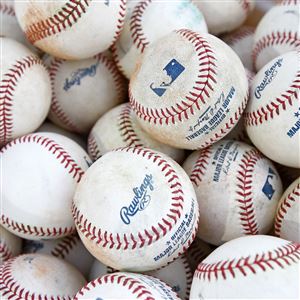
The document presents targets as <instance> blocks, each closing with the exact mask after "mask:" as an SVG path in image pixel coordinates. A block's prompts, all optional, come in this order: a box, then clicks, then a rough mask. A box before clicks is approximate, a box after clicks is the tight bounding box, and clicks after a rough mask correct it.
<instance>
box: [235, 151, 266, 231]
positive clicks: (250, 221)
mask: <svg viewBox="0 0 300 300" xmlns="http://www.w3.org/2000/svg"><path fill="white" fill-rule="evenodd" d="M262 158H263V157H262V155H261V154H260V152H259V151H257V150H256V149H253V150H250V151H247V152H246V153H244V154H243V157H242V159H241V163H240V164H239V169H238V171H237V172H238V174H237V177H236V179H237V190H236V194H237V199H236V201H237V202H238V207H239V209H240V210H239V212H238V213H239V215H240V221H241V226H242V228H243V231H244V234H258V224H257V221H256V217H255V210H254V203H253V194H252V180H253V171H254V168H255V165H256V163H257V162H258V160H260V159H262Z"/></svg>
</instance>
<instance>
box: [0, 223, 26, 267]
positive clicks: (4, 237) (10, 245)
mask: <svg viewBox="0 0 300 300" xmlns="http://www.w3.org/2000/svg"><path fill="white" fill-rule="evenodd" d="M21 251H22V239H20V238H19V237H18V236H16V235H14V234H12V233H11V232H9V231H7V230H6V229H4V228H3V227H2V226H0V266H1V265H2V264H3V263H4V262H6V261H7V260H9V259H10V258H12V257H15V256H16V255H19V254H20V253H21Z"/></svg>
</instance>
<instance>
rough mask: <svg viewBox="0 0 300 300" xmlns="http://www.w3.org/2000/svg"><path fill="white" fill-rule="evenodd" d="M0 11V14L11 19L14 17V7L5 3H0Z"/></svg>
mask: <svg viewBox="0 0 300 300" xmlns="http://www.w3.org/2000/svg"><path fill="white" fill-rule="evenodd" d="M0 11H1V13H2V14H5V15H8V16H11V17H15V16H16V14H15V10H14V7H13V6H12V5H8V4H7V3H2V2H0Z"/></svg>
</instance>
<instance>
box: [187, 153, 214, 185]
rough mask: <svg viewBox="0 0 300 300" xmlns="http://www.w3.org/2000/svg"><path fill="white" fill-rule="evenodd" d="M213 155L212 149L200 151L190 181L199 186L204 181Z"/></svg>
mask: <svg viewBox="0 0 300 300" xmlns="http://www.w3.org/2000/svg"><path fill="white" fill-rule="evenodd" d="M211 154H212V149H211V147H207V148H205V149H203V150H201V151H200V153H199V156H198V159H197V160H196V162H195V164H194V166H193V170H192V172H191V175H190V180H191V182H192V183H193V184H195V185H196V186H198V184H199V182H201V181H202V176H204V174H205V172H206V170H207V168H208V163H209V161H208V160H209V158H210V156H211Z"/></svg>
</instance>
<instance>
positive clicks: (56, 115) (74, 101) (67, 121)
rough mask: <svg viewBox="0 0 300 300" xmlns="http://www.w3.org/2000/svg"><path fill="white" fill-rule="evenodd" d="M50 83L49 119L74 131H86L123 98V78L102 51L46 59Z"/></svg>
mask: <svg viewBox="0 0 300 300" xmlns="http://www.w3.org/2000/svg"><path fill="white" fill-rule="evenodd" d="M46 64H47V65H49V72H50V78H51V86H52V102H51V108H50V112H49V119H50V120H51V121H52V122H53V123H55V124H57V125H58V126H60V127H62V128H65V129H67V130H69V131H73V132H77V133H88V131H89V130H90V129H91V127H92V126H93V125H94V123H95V122H96V121H97V120H98V119H99V117H100V116H101V115H103V114H104V113H105V112H106V111H108V110H109V109H111V108H112V107H114V106H116V105H117V104H119V103H121V102H123V101H124V100H125V98H126V93H127V90H126V82H125V79H124V78H123V76H122V75H121V74H120V72H119V71H118V69H117V67H116V66H115V64H114V63H113V62H112V61H111V60H110V59H108V58H107V57H106V56H105V55H102V54H98V55H97V56H95V57H93V58H89V59H86V60H80V61H66V60H62V59H58V58H54V57H52V58H51V57H49V58H47V59H46Z"/></svg>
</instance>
